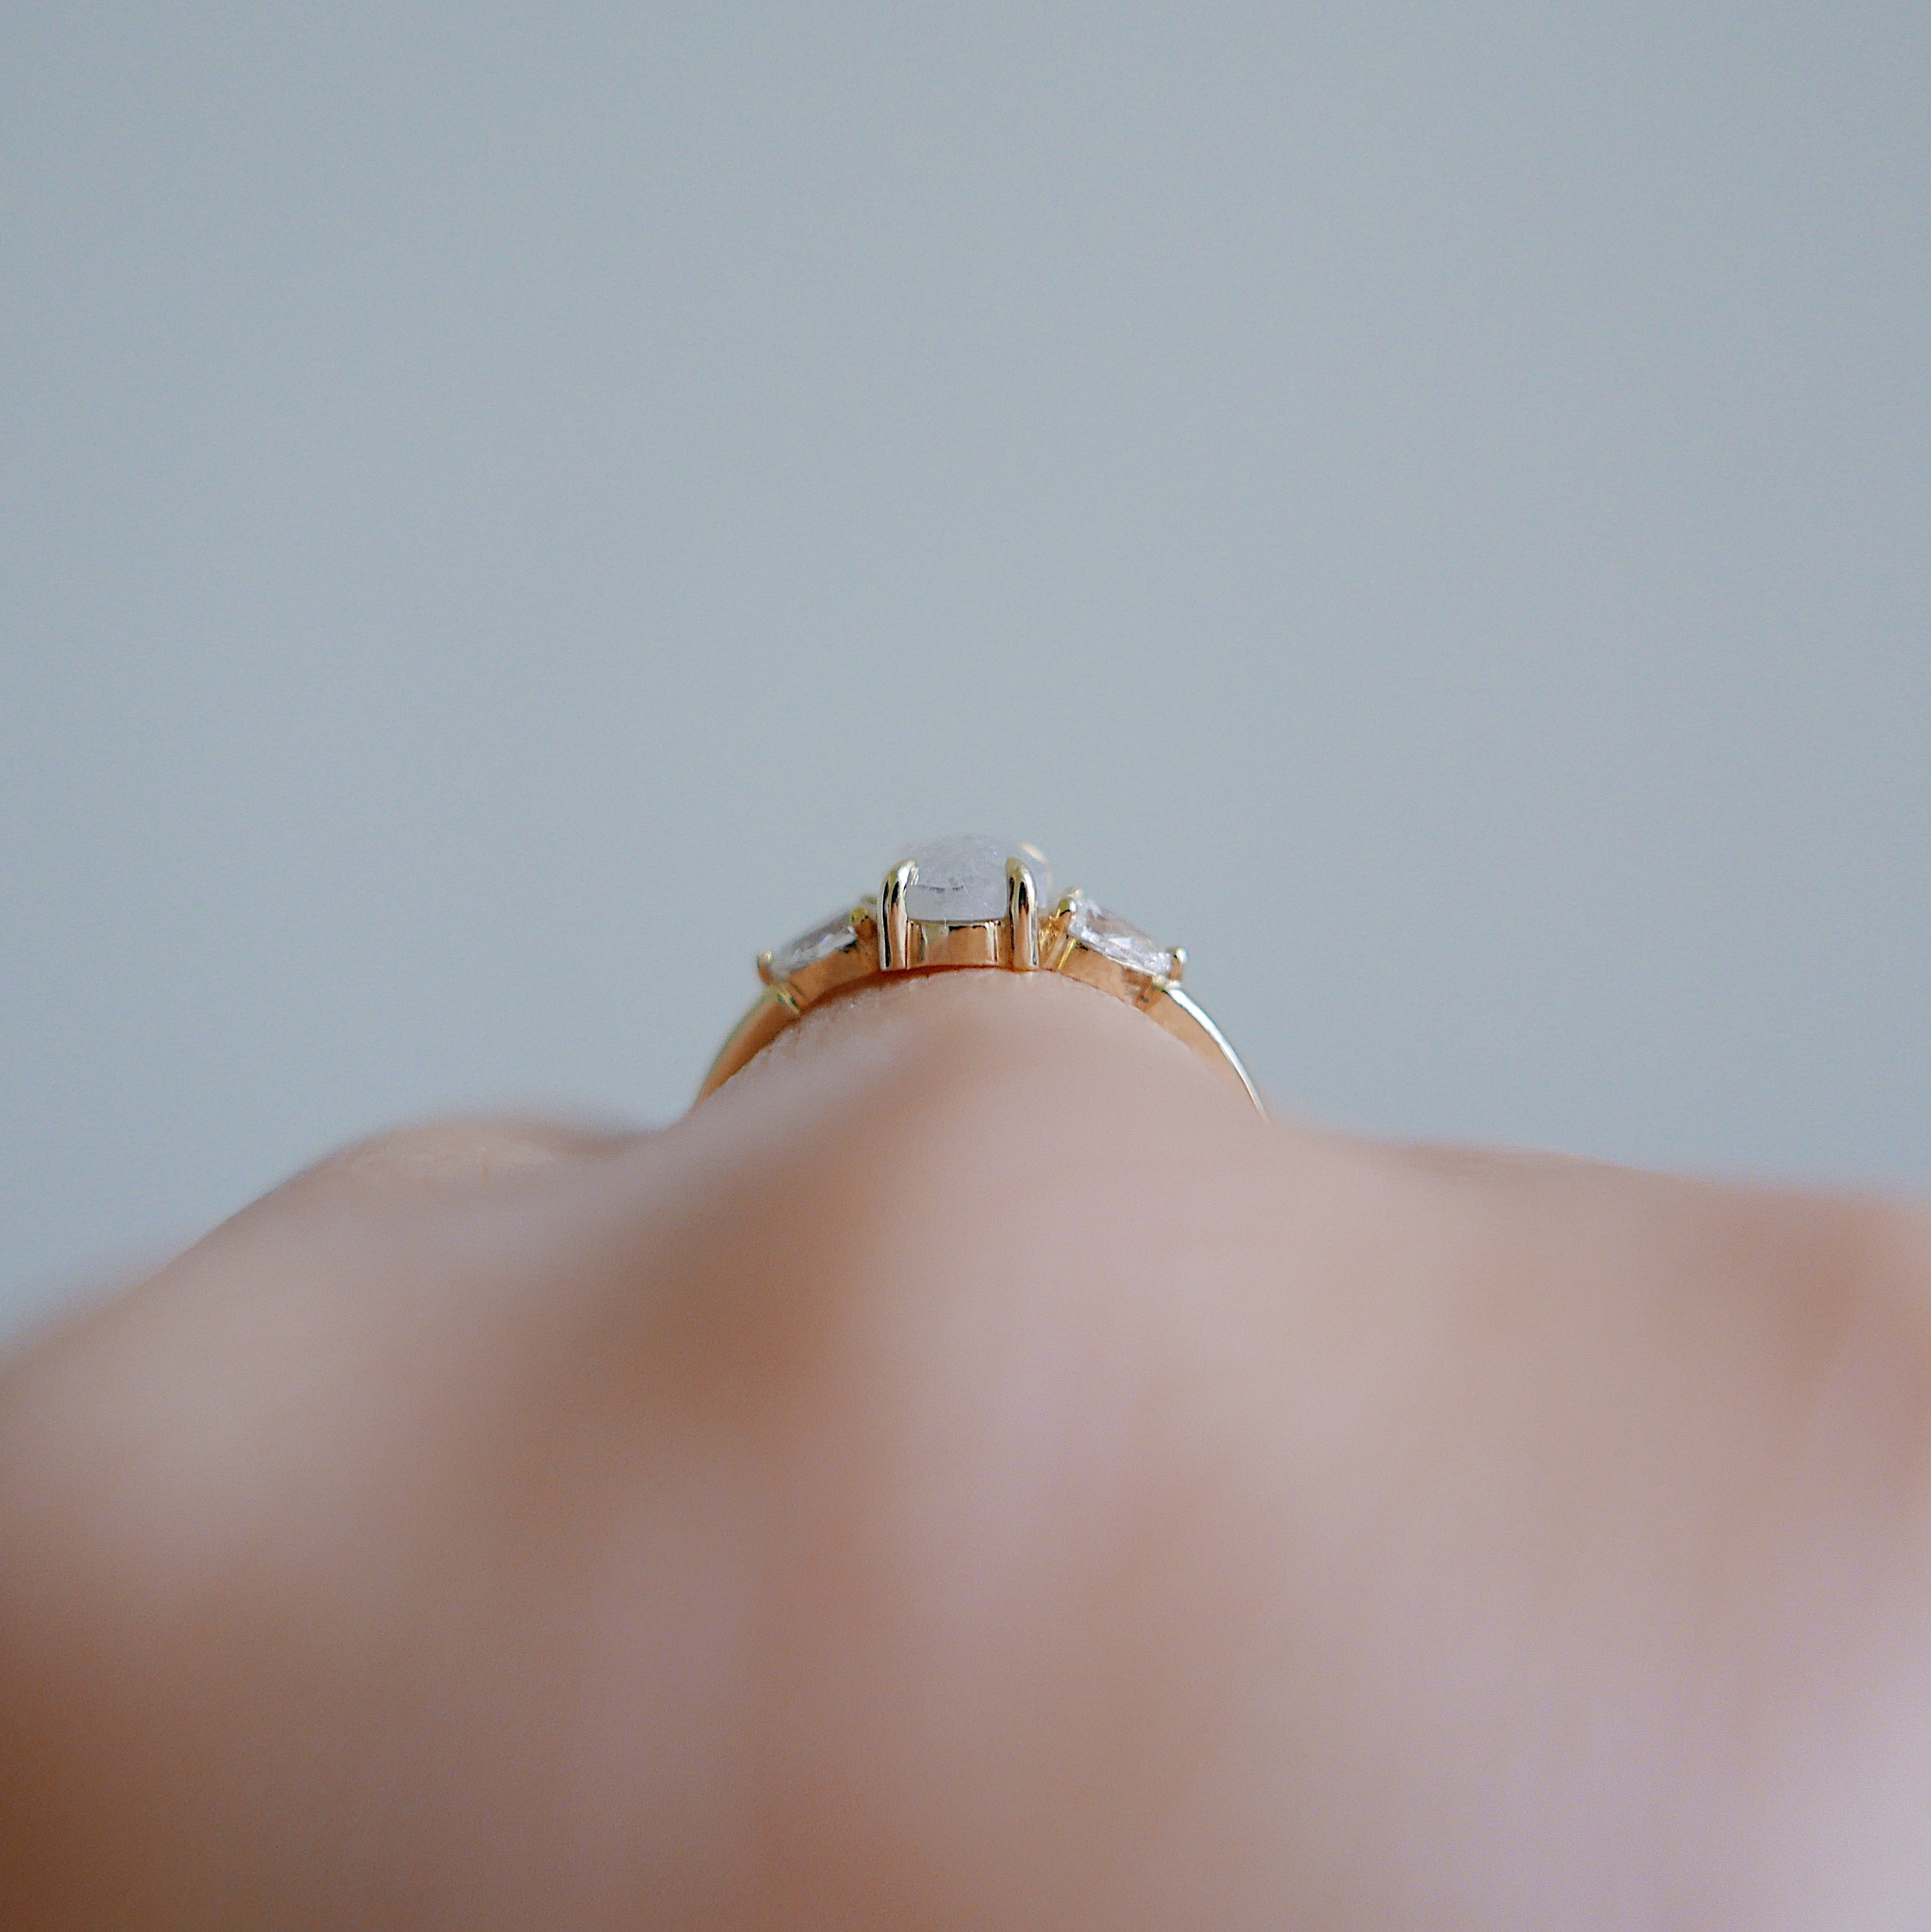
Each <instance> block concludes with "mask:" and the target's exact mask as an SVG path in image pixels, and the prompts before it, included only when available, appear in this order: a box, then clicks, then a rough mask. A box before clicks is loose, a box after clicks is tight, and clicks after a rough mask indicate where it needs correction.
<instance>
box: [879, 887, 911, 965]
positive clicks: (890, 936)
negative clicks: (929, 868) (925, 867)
mask: <svg viewBox="0 0 1931 1932" xmlns="http://www.w3.org/2000/svg"><path fill="white" fill-rule="evenodd" d="M917 871H918V868H917V867H916V865H914V864H913V862H912V861H911V860H910V859H904V860H903V861H902V862H901V863H899V864H898V865H894V866H893V867H892V869H891V871H889V872H887V873H886V875H885V883H883V885H881V886H880V887H879V889H878V965H879V970H880V971H881V972H883V973H902V972H904V971H905V970H906V968H907V967H908V966H910V965H911V963H912V927H911V922H910V919H907V917H906V916H905V888H906V887H907V886H908V885H910V883H912V880H913V878H914V877H915V876H916V874H917Z"/></svg>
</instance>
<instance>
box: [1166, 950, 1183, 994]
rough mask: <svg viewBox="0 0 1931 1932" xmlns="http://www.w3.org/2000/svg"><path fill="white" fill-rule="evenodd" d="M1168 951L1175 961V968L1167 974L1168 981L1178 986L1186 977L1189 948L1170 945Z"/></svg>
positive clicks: (1169, 984) (1170, 984)
mask: <svg viewBox="0 0 1931 1932" xmlns="http://www.w3.org/2000/svg"><path fill="white" fill-rule="evenodd" d="M1167 952H1168V956H1169V957H1170V958H1171V959H1172V961H1173V962H1174V970H1173V971H1171V973H1169V974H1168V975H1167V983H1168V986H1178V985H1179V984H1180V982H1181V981H1182V980H1184V979H1185V978H1186V972H1187V950H1186V947H1184V946H1170V947H1168V949H1167Z"/></svg>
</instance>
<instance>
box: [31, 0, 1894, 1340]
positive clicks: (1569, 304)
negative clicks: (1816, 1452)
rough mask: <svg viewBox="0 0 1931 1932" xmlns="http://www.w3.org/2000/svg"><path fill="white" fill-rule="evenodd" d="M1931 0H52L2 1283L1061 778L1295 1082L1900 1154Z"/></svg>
mask: <svg viewBox="0 0 1931 1932" xmlns="http://www.w3.org/2000/svg"><path fill="white" fill-rule="evenodd" d="M1927 104H1931V8H1927V7H1922V6H1918V7H1910V6H1895V7H1883V8H1876V7H1870V8H1861V7H1847V6H1839V7H1795V6H1784V5H1762V4H1753V5H1735V6H1728V5H1726V6H1721V7H1711V6H1703V7H1698V6H1694V5H1692V6H1688V7H1685V6H1682V5H1663V4H1660V0H1659V4H1654V5H1637V6H1630V7H1597V8H1576V7H1551V6H1546V5H1545V6H1495V5H1477V6H1474V7H1471V6H1468V5H1452V6H1451V5H1441V6H1437V7H1390V6H1387V5H1350V6H1347V7H1321V8H1318V9H1313V8H1310V9H1302V8H1296V7H1185V8H1181V7H1168V8H1161V9H1141V8H1134V7H1121V6H1118V5H1108V6H1105V7H1033V8H1024V9H1009V8H976V7H964V8H960V7H937V6H924V7H903V6H894V7H887V6H883V5H881V6H880V7H876V8H875V9H871V10H853V9H832V8H828V7H820V6H813V7H796V8H793V9H784V10H779V9H766V8H756V9H751V10H745V9H742V8H740V7H730V6H724V5H713V4H706V5H702V6H699V5H688V6H685V7H678V8H673V9H653V8H641V9H640V8H634V7H611V8H609V9H607V10H597V9H589V8H585V7H568V6H565V7H556V6H551V7H543V8H535V7H532V8H529V9H527V10H520V11H512V10H508V9H504V8H499V7H475V6H466V7H456V6H446V7H445V6H435V5H411V6H406V7H403V6H398V7H389V8H380V9H377V8H370V7H361V6H353V5H328V6H321V7H272V8H271V7H255V6H249V5H233V6H226V7H193V8H190V7H174V8H154V7H143V6H135V5H124V6H118V7H111V8H96V7H31V8H30V7H25V6H23V5H13V6H9V7H6V8H5V9H4V13H0V223H3V224H4V226H0V654H4V657H3V658H0V670H4V682H0V814H4V822H3V823H0V868H4V869H3V870H0V889H4V899H3V900H0V996H4V997H3V998H0V1006H3V1007H4V1010H0V1131H4V1140H0V1320H4V1321H6V1322H19V1320H21V1319H23V1318H24V1316H25V1314H26V1313H27V1312H28V1310H31V1309H32V1308H34V1307H44V1306H46V1304H48V1303H49V1301H51V1300H52V1298H55V1297H56V1296H58V1295H60V1294H61V1293H63V1292H66V1288H67V1285H68V1284H70V1283H73V1282H74V1281H75V1280H77V1279H79V1278H80V1277H83V1276H84V1275H85V1274H86V1273H87V1272H88V1271H90V1270H92V1269H94V1268H97V1267H99V1266H101V1265H112V1264H114V1263H115V1262H119V1261H122V1260H124V1259H126V1258H128V1257H133V1256H139V1255H141V1254H143V1253H151V1252H154V1251H157V1250H159V1249H160V1248H161V1247H165V1246H166V1244H168V1243H169V1242H171V1241H176V1240H178V1239H180V1238H183V1237H185V1236H187V1235H192V1234H193V1233H194V1232H196V1231H198V1230H199V1229H201V1228H202V1227H203V1226H205V1225H206V1224H207V1223H209V1222H210V1221H211V1220H214V1218H216V1217H219V1216H220V1215H222V1214H225V1213H226V1212H227V1211H229V1210H230V1209H232V1208H234V1207H235V1206H236V1205H238V1204H239V1203H240V1202H242V1201H243V1200H244V1199H246V1198H247V1197H248V1196H250V1194H252V1193H254V1192H256V1190H259V1189H260V1188H262V1187H265V1186H266V1185H267V1184H269V1183H271V1182H272V1181H274V1180H275V1179H276V1178H277V1177H278V1176H280V1175H282V1174H283V1173H285V1172H286V1171H287V1170H289V1169H290V1168H291V1167H292V1166H295V1165H296V1164H297V1163H301V1162H302V1161H304V1160H307V1159H309V1158H310V1157H312V1156H313V1155H314V1154H316V1153H317V1152H318V1151H320V1150H322V1149H323V1148H326V1147H327V1146H328V1145H330V1144H331V1143H332V1142H338V1141H340V1140H341V1139H343V1138H344V1137H345V1136H350V1135H352V1134H355V1133H358V1132H360V1131H361V1130H366V1129H368V1128H371V1127H376V1126H377V1125H379V1124H383V1123H385V1122H390V1121H395V1120H397V1119H399V1118H403V1117H406V1116H409V1115H419V1114H421V1113H424V1112H427V1111H429V1110H432V1109H445V1108H463V1107H470V1106H484V1105H489V1104H492V1103H499V1102H502V1101H505V1100H537V1101H543V1102H552V1103H562V1104H564V1105H566V1106H589V1107H591V1108H593V1109H607V1110H611V1111H615V1112H622V1113H625V1114H629V1115H636V1116H640V1117H643V1118H649V1119H661V1118H665V1117H666V1116H668V1115H672V1114H674V1113H675V1112H676V1111H677V1110H678V1109H679V1108H680V1107H681V1106H682V1105H683V1103H684V1102H685V1099H686V1098H687V1097H688V1094H689V1092H690V1091H691V1088H692V1085H693V1084H694V1082H695V1081H696V1080H697V1078H698V1076H699V1074H700V1071H701V1070H702V1067H703V1064H704V1063H705V1061H706V1058H707V1057H708V1055H709V1051H710V1049H711V1048H712V1045H713V1044H714V1043H715V1040H716V1038H717V1037H718V1035H719V1034H721V1031H723V1029H724V1027H725V1026H726V1025H727V1023H728V1022H730V1019H732V1017H733V1015H734V1013H736V1010H737V1009H738V1007H739V1005H740V1004H742V1001H743V1000H744V998H745V997H746V996H747V995H748V994H749V992H751V990H752V989H753V982H752V979H751V970H750V960H751V955H752V953H754V951H755V950H756V949H757V947H758V946H760V944H764V943H766V942H768V941H771V940H772V939H774V938H780V937H782V936H783V935H784V934H785V933H786V932H787V931H788V930H789V929H792V928H793V927H795V926H799V925H802V924H803V923H805V922H807V921H808V920H810V919H812V918H814V917H815V916H817V915H819V914H820V913H823V912H824V911H826V910H829V908H830V907H832V906H833V905H835V904H836V903H837V902H838V901H839V899H841V898H842V897H844V896H845V895H847V894H849V893H850V892H852V891H853V889H854V888H856V887H859V886H864V885H865V884H867V883H869V882H871V880H873V879H874V878H875V877H876V874H877V870H878V868H879V866H880V862H881V861H882V859H883V857H884V856H886V853H888V852H889V849H890V848H891V847H892V846H893V845H895V844H897V843H898V842H899V841H901V840H902V839H904V838H907V837H910V836H912V835H915V834H918V833H921V832H931V831H934V830H945V829H954V828H962V827H970V826H985V827H987V828H988V829H1006V828H1010V829H1012V830H1014V831H1016V832H1018V833H1019V834H1020V835H1025V836H1030V837H1031V838H1035V839H1036V840H1038V841H1040V842H1042V843H1043V844H1045V845H1046V846H1047V847H1048V848H1049V849H1050V850H1051V851H1052V852H1053V853H1054V854H1055V856H1057V858H1058V859H1059V860H1060V862H1061V863H1062V865H1063V868H1065V869H1066V870H1067V871H1070V872H1071V873H1072V874H1074V875H1075V877H1077V878H1078V880H1080V881H1081V882H1082V883H1085V884H1087V886H1090V887H1092V888H1093V889H1095V890H1096V891H1099V892H1103V893H1105V895H1109V896H1111V897H1112V898H1114V899H1116V900H1117V901H1118V902H1119V904H1120V905H1121V906H1123V907H1124V908H1126V910H1129V911H1131V912H1132V913H1135V915H1137V916H1139V917H1141V919H1143V920H1144V921H1145V922H1147V923H1148V924H1149V925H1150V926H1153V928H1154V929H1156V931H1157V932H1159V933H1161V934H1163V935H1168V936H1171V937H1173V938H1182V939H1184V940H1185V941H1187V942H1188V943H1189V945H1190V946H1191V947H1192V950H1193V953H1194V956H1195V962H1196V967H1197V980H1198V986H1199V989H1200V991H1201V994H1202V996H1203V997H1204V998H1205V999H1206V1000H1207V1002H1208V1004H1209V1005H1210V1007H1211V1008H1212V1010H1213V1011H1214V1012H1215V1013H1216V1014H1217V1015H1218V1016H1220V1017H1221V1018H1222V1020H1223V1021H1224V1022H1225V1025H1226V1026H1227V1028H1228V1030H1229V1031H1230V1032H1231V1034H1232V1035H1233V1036H1234V1038H1235V1039H1236V1040H1237V1041H1238V1042H1239V1043H1240V1044H1241V1045H1243V1046H1244V1047H1245V1048H1246V1049H1247V1050H1248V1052H1249V1055H1251V1058H1252V1061H1253V1063H1254V1064H1255V1067H1256V1069H1257V1070H1258V1073H1259V1074H1260V1076H1261V1078H1262V1079H1263V1080H1264V1082H1266V1084H1267V1085H1268V1086H1269V1087H1270V1088H1272V1089H1273V1091H1274V1092H1275V1093H1276V1094H1277V1095H1278V1096H1280V1097H1285V1098H1287V1099H1288V1100H1291V1101H1292V1102H1293V1103H1294V1104H1296V1105H1297V1106H1304V1107H1306V1108H1307V1109H1311V1110H1313V1111H1315V1112H1318V1113H1319V1114H1321V1115H1327V1116H1330V1117H1333V1118H1336V1119H1339V1120H1340V1121H1346V1122H1350V1123H1354V1124H1360V1125H1363V1126H1365V1127H1372V1128H1375V1129H1380V1130H1387V1131H1390V1132H1394V1133H1404V1134H1425V1135H1455V1136H1481V1137H1483V1138H1493V1139H1501V1140H1505V1141H1516V1142H1547V1143H1552V1144H1554V1145H1558V1146H1561V1147H1564V1148H1573V1149H1578V1150H1582V1151H1588V1152H1591V1153H1594V1154H1603V1155H1608V1156H1612V1157H1618V1158H1622V1159H1628V1160H1638V1161H1645V1162H1673V1163H1687V1164H1688V1165H1690V1166H1693V1167H1696V1168H1699V1169H1718V1170H1734V1169H1744V1170H1763V1171H1768V1172H1774V1173H1779V1174H1786V1175H1814V1176H1819V1177H1825V1178H1842V1179H1846V1180H1852V1181H1874V1182H1879V1183H1883V1184H1902V1185H1904V1186H1906V1187H1918V1186H1921V1185H1922V1184H1924V1181H1926V1179H1927V1174H1931V876H1928V875H1927V853H1926V841H1927V832H1931V777H1927V761H1926V756H1925V743H1926V736H1927V727H1931V536H1928V535H1927V532H1931V480H1928V479H1931V468H1927V449H1931V353H1927V350H1931V328H1927V314H1931V308H1927V303H1928V302H1931V118H1928V117H1931V109H1928V108H1927Z"/></svg>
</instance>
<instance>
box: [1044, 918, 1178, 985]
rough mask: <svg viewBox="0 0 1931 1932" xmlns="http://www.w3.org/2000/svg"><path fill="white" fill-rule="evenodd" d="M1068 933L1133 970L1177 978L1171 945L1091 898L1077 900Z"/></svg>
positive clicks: (1069, 922) (1100, 953)
mask: <svg viewBox="0 0 1931 1932" xmlns="http://www.w3.org/2000/svg"><path fill="white" fill-rule="evenodd" d="M1066 935H1067V937H1068V938H1070V939H1072V940H1074V941H1077V942H1078V944H1080V945H1081V946H1084V947H1087V949H1088V950H1090V951H1092V952H1094V953H1099V955H1100V956H1102V958H1104V959H1111V960H1112V961H1113V962H1114V963H1115V964H1116V965H1121V966H1124V967H1126V968H1127V969H1128V970H1129V971H1131V972H1135V973H1144V974H1146V975H1147V977H1149V978H1150V979H1159V980H1171V978H1173V977H1174V955H1173V952H1172V950H1171V948H1170V947H1165V946H1162V945H1161V944H1159V941H1156V939H1155V938H1153V935H1151V934H1150V933H1145V932H1141V930H1140V929H1139V928H1138V926H1135V924H1134V923H1133V922H1132V920H1131V919H1122V918H1121V917H1120V915H1119V914H1118V913H1114V912H1108V910H1107V909H1106V908H1105V907H1104V906H1103V905H1100V904H1096V902H1095V901H1093V900H1092V899H1089V898H1077V899H1075V900H1074V901H1073V907H1072V915H1071V916H1070V917H1069V919H1067V921H1066Z"/></svg>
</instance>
